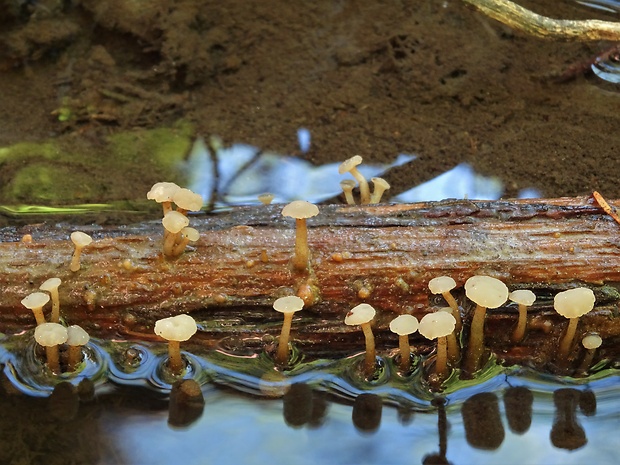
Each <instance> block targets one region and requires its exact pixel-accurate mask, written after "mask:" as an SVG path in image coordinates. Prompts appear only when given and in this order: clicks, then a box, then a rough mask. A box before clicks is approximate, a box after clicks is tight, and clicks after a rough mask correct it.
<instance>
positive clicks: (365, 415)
mask: <svg viewBox="0 0 620 465" xmlns="http://www.w3.org/2000/svg"><path fill="white" fill-rule="evenodd" d="M382 410H383V402H382V401H381V397H379V396H378V395H376V394H360V395H359V396H357V397H356V398H355V402H354V403H353V415H352V419H353V425H354V426H355V428H357V430H358V431H360V432H362V433H374V432H375V431H377V430H378V429H379V425H380V424H381V412H382Z"/></svg>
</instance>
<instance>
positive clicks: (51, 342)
mask: <svg viewBox="0 0 620 465" xmlns="http://www.w3.org/2000/svg"><path fill="white" fill-rule="evenodd" d="M67 337H68V334H67V328H65V327H64V326H63V325H61V324H58V323H43V324H41V325H39V326H37V327H36V329H35V330H34V339H35V341H37V343H38V344H39V345H42V346H43V347H45V354H46V358H47V366H48V368H49V369H50V371H51V372H52V373H60V359H59V356H58V345H59V344H64V343H65V342H66V341H67Z"/></svg>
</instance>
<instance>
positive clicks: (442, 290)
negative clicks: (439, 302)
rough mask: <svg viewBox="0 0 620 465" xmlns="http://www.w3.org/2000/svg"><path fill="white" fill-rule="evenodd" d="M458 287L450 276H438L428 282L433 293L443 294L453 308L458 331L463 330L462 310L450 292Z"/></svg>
mask: <svg viewBox="0 0 620 465" xmlns="http://www.w3.org/2000/svg"><path fill="white" fill-rule="evenodd" d="M455 287H456V281H455V280H454V279H453V278H451V277H450V276H438V277H437V278H433V279H431V280H430V281H429V282H428V288H429V290H430V291H431V292H432V293H433V294H441V295H442V296H443V298H444V299H445V300H446V302H447V303H448V305H449V306H450V308H451V309H452V316H453V317H454V319H455V320H456V332H457V333H458V332H460V331H461V327H462V326H463V323H462V322H461V312H460V310H459V304H457V303H456V300H455V299H454V296H453V295H452V293H451V292H450V291H451V290H452V289H454V288H455Z"/></svg>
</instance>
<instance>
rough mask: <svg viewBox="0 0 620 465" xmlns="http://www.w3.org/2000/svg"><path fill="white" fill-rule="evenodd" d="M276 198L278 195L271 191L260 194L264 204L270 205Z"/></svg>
mask: <svg viewBox="0 0 620 465" xmlns="http://www.w3.org/2000/svg"><path fill="white" fill-rule="evenodd" d="M275 198H276V196H275V195H274V194H271V193H269V192H265V193H264V194H260V195H259V196H258V200H259V202H260V203H262V204H263V205H269V204H270V203H271V202H273V199H275Z"/></svg>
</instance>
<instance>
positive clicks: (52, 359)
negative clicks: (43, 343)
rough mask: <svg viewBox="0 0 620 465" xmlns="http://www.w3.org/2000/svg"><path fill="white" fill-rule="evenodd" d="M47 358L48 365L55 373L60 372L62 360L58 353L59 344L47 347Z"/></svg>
mask: <svg viewBox="0 0 620 465" xmlns="http://www.w3.org/2000/svg"><path fill="white" fill-rule="evenodd" d="M45 355H46V358H47V367H48V368H49V369H50V371H51V372H52V373H54V374H59V373H60V360H59V355H58V346H50V347H46V348H45Z"/></svg>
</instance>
